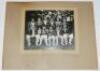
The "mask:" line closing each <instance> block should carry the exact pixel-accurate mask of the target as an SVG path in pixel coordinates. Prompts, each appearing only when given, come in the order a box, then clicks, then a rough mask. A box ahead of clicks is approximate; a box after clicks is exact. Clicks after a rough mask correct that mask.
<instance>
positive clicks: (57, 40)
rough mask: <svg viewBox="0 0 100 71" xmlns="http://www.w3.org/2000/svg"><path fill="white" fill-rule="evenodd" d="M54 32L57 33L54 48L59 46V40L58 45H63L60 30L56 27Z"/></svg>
mask: <svg viewBox="0 0 100 71" xmlns="http://www.w3.org/2000/svg"><path fill="white" fill-rule="evenodd" d="M56 32H57V36H56V46H58V45H59V39H60V44H61V45H64V44H63V36H62V35H61V34H60V28H59V27H57V29H56Z"/></svg>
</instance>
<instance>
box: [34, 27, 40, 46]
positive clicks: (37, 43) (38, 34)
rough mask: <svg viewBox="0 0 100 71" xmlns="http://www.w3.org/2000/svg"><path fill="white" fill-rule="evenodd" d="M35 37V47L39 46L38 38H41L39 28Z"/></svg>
mask: <svg viewBox="0 0 100 71" xmlns="http://www.w3.org/2000/svg"><path fill="white" fill-rule="evenodd" d="M35 37H36V45H37V46H40V45H41V44H40V38H41V28H39V29H38V31H37V34H36V35H35Z"/></svg>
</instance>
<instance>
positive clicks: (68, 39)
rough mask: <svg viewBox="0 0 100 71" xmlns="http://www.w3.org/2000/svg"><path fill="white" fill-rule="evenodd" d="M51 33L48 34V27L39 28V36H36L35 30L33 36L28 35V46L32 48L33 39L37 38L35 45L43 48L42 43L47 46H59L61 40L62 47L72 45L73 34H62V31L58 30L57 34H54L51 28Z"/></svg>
mask: <svg viewBox="0 0 100 71" xmlns="http://www.w3.org/2000/svg"><path fill="white" fill-rule="evenodd" d="M48 31H49V32H48V33H47V29H46V27H43V29H41V28H38V30H37V34H35V30H32V34H31V35H30V34H27V35H26V40H27V44H28V46H31V45H32V43H31V40H32V39H31V38H33V37H34V38H35V39H36V41H35V45H36V46H41V45H42V43H43V42H44V43H45V45H46V46H58V45H59V40H60V44H61V45H62V46H64V45H67V44H70V45H71V44H72V41H73V34H68V33H63V34H60V29H59V28H57V29H56V32H54V30H53V28H52V27H50V28H49V30H48ZM54 34H56V35H54Z"/></svg>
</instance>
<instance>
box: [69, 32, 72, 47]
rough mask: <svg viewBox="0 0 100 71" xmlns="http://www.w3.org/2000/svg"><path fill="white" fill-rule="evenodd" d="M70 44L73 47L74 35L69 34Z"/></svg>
mask: <svg viewBox="0 0 100 71" xmlns="http://www.w3.org/2000/svg"><path fill="white" fill-rule="evenodd" d="M68 37H69V42H68V43H69V44H70V45H72V41H73V33H71V34H69V36H68Z"/></svg>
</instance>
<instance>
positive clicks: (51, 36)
mask: <svg viewBox="0 0 100 71" xmlns="http://www.w3.org/2000/svg"><path fill="white" fill-rule="evenodd" d="M48 44H49V46H55V35H54V30H53V28H52V27H50V28H49V34H48Z"/></svg>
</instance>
